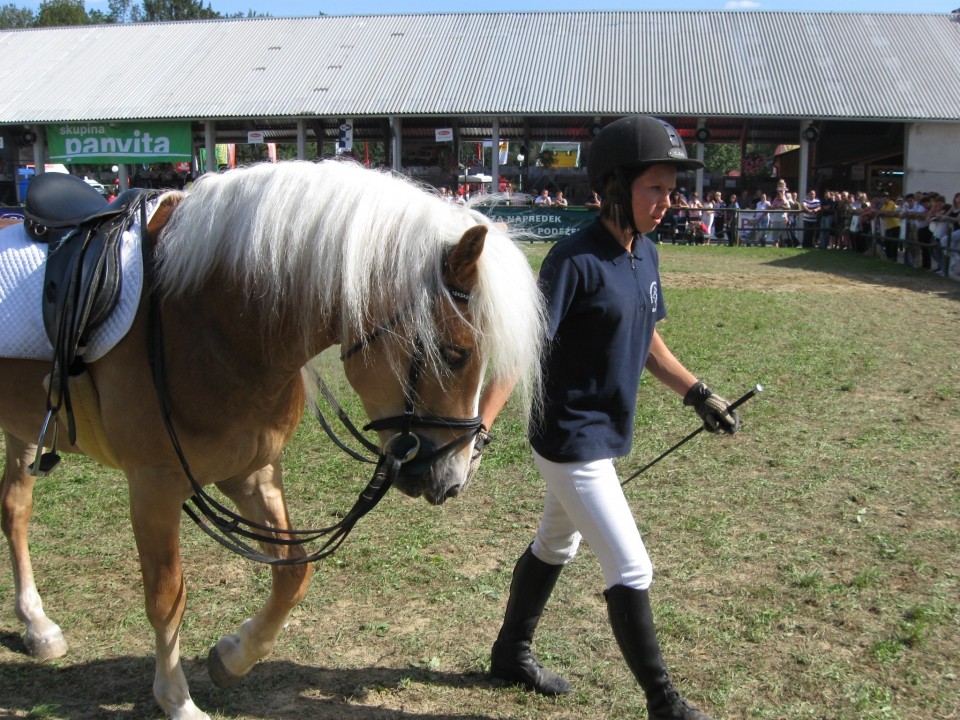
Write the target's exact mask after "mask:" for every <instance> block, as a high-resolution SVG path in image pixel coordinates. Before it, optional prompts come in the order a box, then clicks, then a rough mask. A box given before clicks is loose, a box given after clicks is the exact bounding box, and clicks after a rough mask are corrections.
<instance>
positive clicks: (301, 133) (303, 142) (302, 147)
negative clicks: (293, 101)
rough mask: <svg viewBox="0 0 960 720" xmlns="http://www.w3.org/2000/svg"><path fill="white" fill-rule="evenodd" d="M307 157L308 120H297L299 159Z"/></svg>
mask: <svg viewBox="0 0 960 720" xmlns="http://www.w3.org/2000/svg"><path fill="white" fill-rule="evenodd" d="M306 159H307V121H306V120H303V119H302V118H301V119H300V120H297V160H306Z"/></svg>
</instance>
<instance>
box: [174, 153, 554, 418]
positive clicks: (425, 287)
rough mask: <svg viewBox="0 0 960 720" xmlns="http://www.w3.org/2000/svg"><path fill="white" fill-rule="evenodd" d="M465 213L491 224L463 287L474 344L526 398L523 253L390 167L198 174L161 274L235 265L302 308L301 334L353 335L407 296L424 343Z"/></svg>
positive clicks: (254, 292)
mask: <svg viewBox="0 0 960 720" xmlns="http://www.w3.org/2000/svg"><path fill="white" fill-rule="evenodd" d="M475 225H486V226H488V228H489V231H488V233H487V237H486V243H485V245H484V250H483V253H482V255H481V259H480V263H479V283H478V287H477V288H475V289H474V290H473V293H472V296H471V299H470V310H471V312H472V315H473V318H474V325H475V331H476V334H477V336H478V346H479V348H480V351H481V352H482V353H483V356H484V358H485V359H486V361H487V363H488V368H489V372H490V374H491V375H492V376H494V377H503V376H510V375H513V374H515V373H516V372H517V370H518V369H520V370H521V374H522V377H521V387H520V389H521V391H522V392H523V396H524V398H525V399H529V398H530V397H531V395H532V393H531V392H530V391H531V387H535V386H536V384H535V383H536V381H537V379H538V377H537V376H538V374H539V370H540V353H541V352H542V349H543V337H544V329H543V328H544V322H543V309H542V307H543V305H542V302H541V301H540V295H539V291H538V290H537V287H536V281H535V278H534V275H533V273H532V271H531V269H530V266H529V263H528V262H527V260H526V258H525V257H524V256H523V253H522V252H521V251H520V250H519V249H518V248H517V247H516V246H515V245H514V243H513V241H512V240H511V239H510V237H509V236H508V235H507V234H506V233H504V232H502V231H500V230H498V229H496V227H495V226H493V225H492V224H491V223H490V222H489V220H488V219H487V218H486V217H485V216H483V215H481V214H480V213H477V212H475V211H473V210H471V209H469V208H465V207H461V206H458V205H456V204H452V203H449V202H447V201H445V200H443V199H441V198H439V197H438V196H436V195H434V194H433V193H431V192H428V191H425V190H424V189H423V188H421V187H420V186H418V185H416V184H414V183H413V182H411V181H410V180H407V179H405V178H403V177H401V176H397V175H393V174H391V173H389V172H385V171H381V170H370V169H366V168H364V167H362V166H360V165H358V164H356V163H353V162H339V161H326V162H322V163H309V162H282V163H276V164H262V165H254V166H251V167H247V168H243V169H237V170H231V171H229V172H226V173H223V174H208V175H204V176H203V177H202V178H200V179H199V180H198V181H197V182H196V183H195V185H194V188H193V190H192V191H191V192H190V194H189V195H188V196H187V198H186V199H185V200H184V201H183V202H182V203H181V204H180V205H179V206H178V207H177V209H176V211H175V212H174V214H173V217H172V218H171V221H170V222H169V224H168V225H167V227H166V228H165V229H164V230H163V233H162V236H161V239H162V242H161V243H160V245H159V248H160V263H159V272H158V279H159V285H160V288H161V290H162V292H164V293H165V294H167V295H171V296H175V295H179V294H182V293H185V292H188V291H190V290H193V289H196V288H199V287H200V286H201V285H202V284H203V283H204V281H205V280H206V279H207V278H208V277H209V276H210V275H211V274H212V273H223V272H227V273H231V274H233V276H234V277H236V278H238V279H240V280H241V281H242V282H243V283H244V285H245V288H246V290H247V293H248V296H250V297H253V298H256V300H257V301H258V302H263V303H267V304H269V306H270V307H274V308H280V307H283V308H288V309H291V310H292V311H295V312H297V313H299V317H298V318H296V320H297V322H298V323H299V326H300V327H301V328H302V329H303V333H304V338H305V340H306V337H307V335H308V334H309V333H311V332H315V331H316V329H317V328H318V327H319V326H320V323H323V322H337V321H339V322H340V323H341V326H342V327H344V328H346V329H349V330H350V331H351V333H352V334H353V335H354V336H362V335H363V334H364V333H366V332H369V331H370V329H371V328H372V327H376V326H378V325H381V324H383V323H385V322H386V321H388V320H389V317H384V316H383V313H384V312H386V310H387V309H389V312H390V314H394V313H396V312H397V311H398V310H400V309H402V308H409V309H408V311H407V312H408V313H409V316H410V321H411V322H412V323H414V328H415V330H416V332H418V333H419V334H420V337H421V338H422V339H423V342H424V345H425V348H427V349H428V352H429V351H430V349H432V348H435V347H436V345H437V343H436V342H435V338H434V331H435V328H434V322H433V317H432V308H433V304H434V301H435V299H436V296H437V293H438V292H441V291H442V288H443V280H442V270H443V268H442V258H443V256H444V253H445V252H446V251H447V250H449V249H450V248H452V247H453V246H454V245H455V244H456V242H457V241H458V240H459V239H460V237H461V235H462V234H463V233H464V232H465V231H466V230H467V229H469V228H470V227H473V226H475ZM334 312H337V313H339V318H334V317H331V315H332V314H333V313H334ZM287 319H288V320H289V318H287ZM428 360H429V358H428Z"/></svg>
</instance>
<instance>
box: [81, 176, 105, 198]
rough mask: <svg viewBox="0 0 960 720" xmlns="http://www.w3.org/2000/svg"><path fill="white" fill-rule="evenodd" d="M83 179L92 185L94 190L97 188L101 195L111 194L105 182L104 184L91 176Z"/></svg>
mask: <svg viewBox="0 0 960 720" xmlns="http://www.w3.org/2000/svg"><path fill="white" fill-rule="evenodd" d="M83 181H84V182H85V183H86V184H87V185H89V186H90V187H92V188H93V189H94V190H96V191H97V192H98V193H100V194H101V195H103V196H104V197H107V195H109V194H110V191H109V190H108V189H107V186H106V185H104V184H102V183H99V182H97V181H96V180H91V179H90V178H88V177H85V178H84V179H83Z"/></svg>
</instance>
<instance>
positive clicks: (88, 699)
mask: <svg viewBox="0 0 960 720" xmlns="http://www.w3.org/2000/svg"><path fill="white" fill-rule="evenodd" d="M0 644H2V645H3V646H5V647H7V648H8V649H10V650H11V651H14V652H17V653H18V654H22V653H23V652H24V650H23V643H22V642H21V640H20V638H19V636H17V635H16V634H14V633H9V632H7V633H0ZM183 665H184V672H185V673H186V675H187V680H188V682H189V683H190V686H191V695H192V697H193V699H194V701H195V702H196V703H197V705H198V706H199V707H200V708H201V709H202V710H204V711H206V712H208V713H211V714H212V713H214V712H216V713H219V714H221V715H225V716H228V717H234V716H243V717H245V718H262V719H263V720H307V719H308V718H309V720H387V718H391V719H396V718H408V719H409V720H454V719H456V720H491V716H487V715H476V714H464V713H463V712H462V711H457V710H456V708H457V706H458V703H457V701H456V699H455V698H452V699H451V707H450V711H449V713H447V712H417V711H410V710H398V709H395V708H387V707H377V705H379V704H380V703H379V702H377V701H376V700H374V704H371V705H366V704H363V703H364V702H365V699H366V698H367V696H369V695H371V694H372V693H375V692H378V691H386V692H391V691H400V692H402V690H401V688H403V687H405V686H407V685H408V684H409V683H421V684H424V685H431V686H445V687H449V688H464V689H465V688H471V687H490V686H491V685H490V683H489V681H488V680H487V678H486V677H485V676H484V675H482V674H480V673H466V674H459V673H444V672H435V671H431V670H425V669H422V668H414V667H411V668H389V667H367V668H358V669H335V670H331V669H326V668H316V667H308V666H304V665H299V664H296V663H291V662H289V661H285V660H278V661H269V660H267V661H265V662H262V663H259V664H258V665H256V666H255V667H254V669H253V670H252V671H251V673H250V675H249V676H248V677H247V678H246V679H245V680H244V681H243V682H242V683H241V684H239V685H238V686H237V687H235V688H231V689H229V690H223V689H220V688H217V687H215V686H214V685H213V684H212V682H211V681H210V679H209V678H208V677H207V673H206V661H205V660H197V659H193V660H186V659H185V660H184V663H183ZM153 672H154V661H153V658H151V657H129V656H127V657H118V658H111V659H108V660H93V661H90V662H81V663H77V664H75V665H64V664H61V663H60V661H52V662H46V663H42V662H32V661H29V660H26V659H25V662H23V663H20V662H15V663H10V662H6V663H0V688H2V692H0V718H12V717H36V718H38V719H39V718H44V719H49V720H53V719H54V718H56V719H57V720H95V719H96V720H101V719H103V718H114V719H117V720H141V719H147V718H150V719H154V718H162V717H163V713H162V711H161V710H160V708H159V706H158V705H157V703H156V701H155V700H154V698H153V693H152V691H151V686H152V683H153ZM411 701H412V702H407V703H404V704H407V705H410V704H415V701H413V698H411ZM31 713H32V714H31Z"/></svg>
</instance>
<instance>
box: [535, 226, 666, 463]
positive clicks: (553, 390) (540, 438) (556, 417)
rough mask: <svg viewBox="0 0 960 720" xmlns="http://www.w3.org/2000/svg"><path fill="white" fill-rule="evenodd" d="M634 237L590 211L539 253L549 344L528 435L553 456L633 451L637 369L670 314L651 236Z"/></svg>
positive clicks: (574, 457) (565, 457) (569, 459)
mask: <svg viewBox="0 0 960 720" xmlns="http://www.w3.org/2000/svg"><path fill="white" fill-rule="evenodd" d="M633 246H634V247H633V252H628V251H627V250H626V248H624V247H623V246H622V245H621V244H620V243H619V242H617V240H616V238H614V237H613V236H612V235H611V234H610V233H609V232H607V230H606V228H604V227H603V225H602V224H601V223H600V221H599V220H596V221H594V222H593V223H592V224H591V225H590V226H588V227H586V228H584V229H583V230H581V231H579V232H577V233H575V234H573V235H570V236H569V237H567V238H565V239H563V240H561V241H560V242H558V243H557V244H556V245H554V247H553V249H552V250H550V252H549V253H548V254H547V257H546V258H545V259H544V261H543V266H542V268H541V270H540V287H541V290H542V291H543V293H544V296H545V298H546V303H547V315H548V319H549V339H550V348H549V352H548V356H547V360H546V366H545V374H544V405H543V411H542V413H540V414H539V416H538V417H537V418H534V420H533V421H532V423H531V426H530V444H531V445H532V446H533V448H534V450H536V451H537V452H538V453H539V454H540V455H542V456H543V457H545V458H547V459H548V460H551V461H553V462H572V461H589V460H599V459H602V458H613V457H621V456H624V455H627V454H629V452H630V446H631V442H632V439H633V420H634V414H635V408H636V402H637V389H638V386H639V383H640V373H641V372H642V370H643V366H644V364H645V363H646V360H647V354H648V353H649V352H650V343H651V341H652V339H653V331H654V328H655V327H656V324H657V321H658V320H660V319H662V318H664V317H666V310H665V308H664V304H663V293H662V292H661V290H660V271H659V264H660V263H659V256H658V255H657V248H656V245H655V244H654V243H652V242H651V241H650V240H648V239H647V238H645V237H643V236H637V238H636V240H634V243H633Z"/></svg>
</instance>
